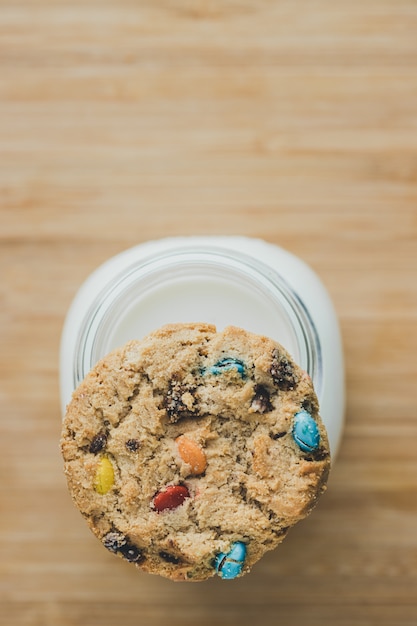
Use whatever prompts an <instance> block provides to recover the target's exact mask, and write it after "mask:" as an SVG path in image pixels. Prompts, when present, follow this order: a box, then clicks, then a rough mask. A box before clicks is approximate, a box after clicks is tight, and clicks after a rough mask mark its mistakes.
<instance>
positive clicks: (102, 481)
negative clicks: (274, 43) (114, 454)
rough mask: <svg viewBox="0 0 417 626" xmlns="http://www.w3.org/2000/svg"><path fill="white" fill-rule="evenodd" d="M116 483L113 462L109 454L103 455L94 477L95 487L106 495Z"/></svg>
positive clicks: (98, 491)
mask: <svg viewBox="0 0 417 626" xmlns="http://www.w3.org/2000/svg"><path fill="white" fill-rule="evenodd" d="M113 483H114V469H113V465H112V462H111V461H110V459H109V458H108V457H107V456H102V457H101V459H100V460H99V462H98V465H97V469H96V475H95V477H94V489H95V490H96V491H97V493H99V494H101V495H104V494H105V493H107V492H108V491H110V489H111V488H112V486H113Z"/></svg>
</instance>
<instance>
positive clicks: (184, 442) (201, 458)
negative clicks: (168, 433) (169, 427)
mask: <svg viewBox="0 0 417 626" xmlns="http://www.w3.org/2000/svg"><path fill="white" fill-rule="evenodd" d="M175 443H176V444H177V447H178V452H179V454H180V457H181V458H182V460H183V461H184V463H188V465H190V467H191V473H192V474H194V476H198V475H199V474H202V473H203V472H204V471H205V469H206V467H207V459H206V455H205V453H204V450H203V449H202V448H201V447H200V446H199V445H198V443H196V442H195V441H193V440H192V439H189V438H188V437H186V436H185V435H181V436H180V437H177V439H176V440H175Z"/></svg>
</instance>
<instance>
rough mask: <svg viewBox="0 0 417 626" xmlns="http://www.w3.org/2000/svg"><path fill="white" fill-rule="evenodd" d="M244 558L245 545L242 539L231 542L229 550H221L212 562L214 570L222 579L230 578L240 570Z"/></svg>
mask: <svg viewBox="0 0 417 626" xmlns="http://www.w3.org/2000/svg"><path fill="white" fill-rule="evenodd" d="M245 559H246V545H245V544H244V543H243V542H242V541H236V543H234V544H232V547H231V548H230V550H229V552H227V553H225V552H221V553H220V554H218V555H217V556H216V560H215V562H214V565H215V568H216V571H217V573H218V575H219V576H220V577H221V578H224V580H232V579H233V578H236V576H239V574H240V573H241V572H242V569H243V565H244V563H245Z"/></svg>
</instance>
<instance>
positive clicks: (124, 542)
mask: <svg viewBox="0 0 417 626" xmlns="http://www.w3.org/2000/svg"><path fill="white" fill-rule="evenodd" d="M102 541H103V545H104V546H105V547H106V548H107V550H110V552H113V553H114V554H120V555H121V556H122V557H123V558H125V559H126V560H127V561H129V562H130V563H139V562H140V561H143V559H144V556H143V553H142V551H141V550H139V548H138V547H137V546H135V545H133V544H132V543H131V542H130V541H129V539H128V537H126V536H125V535H123V534H122V533H119V532H118V531H113V532H110V533H107V535H105V537H103V540H102Z"/></svg>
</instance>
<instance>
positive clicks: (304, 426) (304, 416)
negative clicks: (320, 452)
mask: <svg viewBox="0 0 417 626" xmlns="http://www.w3.org/2000/svg"><path fill="white" fill-rule="evenodd" d="M292 436H293V439H294V441H295V443H296V444H297V445H298V447H299V448H300V449H301V450H303V452H314V450H317V448H318V447H319V444H320V433H319V429H318V426H317V424H316V422H315V420H314V419H313V418H312V417H311V415H310V413H308V412H307V411H300V412H299V413H296V414H295V415H294V425H293V429H292Z"/></svg>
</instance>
